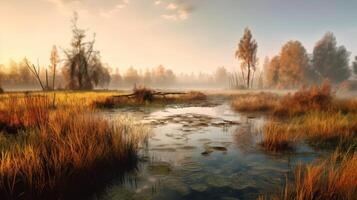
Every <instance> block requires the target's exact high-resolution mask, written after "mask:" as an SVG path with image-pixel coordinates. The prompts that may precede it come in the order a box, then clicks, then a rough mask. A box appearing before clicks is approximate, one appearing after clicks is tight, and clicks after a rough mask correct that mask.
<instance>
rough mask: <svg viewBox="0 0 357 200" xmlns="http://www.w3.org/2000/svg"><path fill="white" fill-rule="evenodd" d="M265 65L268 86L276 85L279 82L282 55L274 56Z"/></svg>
mask: <svg viewBox="0 0 357 200" xmlns="http://www.w3.org/2000/svg"><path fill="white" fill-rule="evenodd" d="M265 67H266V68H265V70H264V71H265V79H266V82H267V85H268V87H276V86H277V85H278V83H279V70H280V57H279V56H275V57H273V59H271V61H270V62H269V64H268V65H266V66H265Z"/></svg>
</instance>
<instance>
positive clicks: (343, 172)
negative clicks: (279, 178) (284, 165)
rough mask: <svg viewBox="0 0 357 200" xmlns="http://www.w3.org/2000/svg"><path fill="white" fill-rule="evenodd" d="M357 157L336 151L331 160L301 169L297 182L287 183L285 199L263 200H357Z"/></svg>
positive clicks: (297, 173) (260, 198)
mask: <svg viewBox="0 0 357 200" xmlns="http://www.w3.org/2000/svg"><path fill="white" fill-rule="evenodd" d="M356 169H357V153H346V152H343V153H341V152H340V151H338V150H337V151H335V152H334V153H333V154H332V155H331V156H330V157H329V158H327V159H325V160H322V161H318V162H315V163H311V164H306V165H298V166H297V167H296V169H295V174H294V180H291V181H287V183H286V186H285V188H284V190H283V191H282V194H281V195H272V196H260V197H259V198H258V199H259V200H264V199H273V200H325V199H329V200H355V199H357V173H356Z"/></svg>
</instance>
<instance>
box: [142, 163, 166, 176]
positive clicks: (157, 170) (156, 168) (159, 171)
mask: <svg viewBox="0 0 357 200" xmlns="http://www.w3.org/2000/svg"><path fill="white" fill-rule="evenodd" d="M148 170H149V172H150V173H152V174H154V175H168V174H169V173H170V172H171V171H172V167H171V165H170V164H169V163H166V162H158V163H154V164H151V165H149V166H148Z"/></svg>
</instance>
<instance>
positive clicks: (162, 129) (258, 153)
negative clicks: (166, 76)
mask: <svg viewBox="0 0 357 200" xmlns="http://www.w3.org/2000/svg"><path fill="white" fill-rule="evenodd" d="M128 112H130V114H131V115H134V116H135V117H137V118H138V119H140V120H142V123H146V124H149V125H150V126H151V127H152V135H151V136H150V138H149V140H148V142H147V144H146V145H145V146H144V147H143V148H142V149H141V151H140V158H141V161H140V163H139V167H138V170H137V171H136V172H135V173H132V174H130V175H128V176H127V177H126V178H125V179H124V181H122V180H120V181H114V182H113V183H111V184H110V185H109V186H108V187H107V189H106V190H105V191H104V192H103V194H100V195H99V197H98V196H97V197H96V198H95V199H102V200H112V199H113V200H114V199H120V200H126V199H130V200H131V199H138V200H146V199H148V200H149V199H153V200H166V199H170V200H186V199H190V200H196V199H205V200H210V199H212V200H218V199H222V200H234V199H256V198H257V197H258V195H259V194H271V193H279V192H281V191H280V188H279V186H282V185H284V184H285V182H286V179H287V178H288V179H289V178H291V177H292V172H293V171H294V166H296V165H297V164H299V163H307V162H311V161H312V160H314V159H316V158H317V157H319V156H321V155H319V153H318V152H315V151H314V150H313V149H311V148H309V147H308V146H306V145H304V144H301V145H300V146H299V148H298V149H296V151H295V152H294V153H284V154H273V153H269V152H266V151H264V150H263V149H261V147H260V146H259V141H260V139H261V134H260V133H261V127H262V125H263V124H264V121H265V118H266V116H264V115H262V114H241V113H236V112H234V111H232V110H231V108H230V105H229V102H228V101H224V102H221V103H219V105H214V106H212V105H207V106H202V105H199V106H188V107H180V106H171V107H166V108H161V109H160V108H159V109H151V110H148V109H143V108H141V109H136V110H135V109H134V110H113V111H111V112H108V113H106V115H107V116H110V117H115V116H117V115H123V114H124V113H126V114H128Z"/></svg>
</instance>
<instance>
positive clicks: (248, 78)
mask: <svg viewBox="0 0 357 200" xmlns="http://www.w3.org/2000/svg"><path fill="white" fill-rule="evenodd" d="M249 83H250V64H248V76H247V89H249V86H250V84H249Z"/></svg>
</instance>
